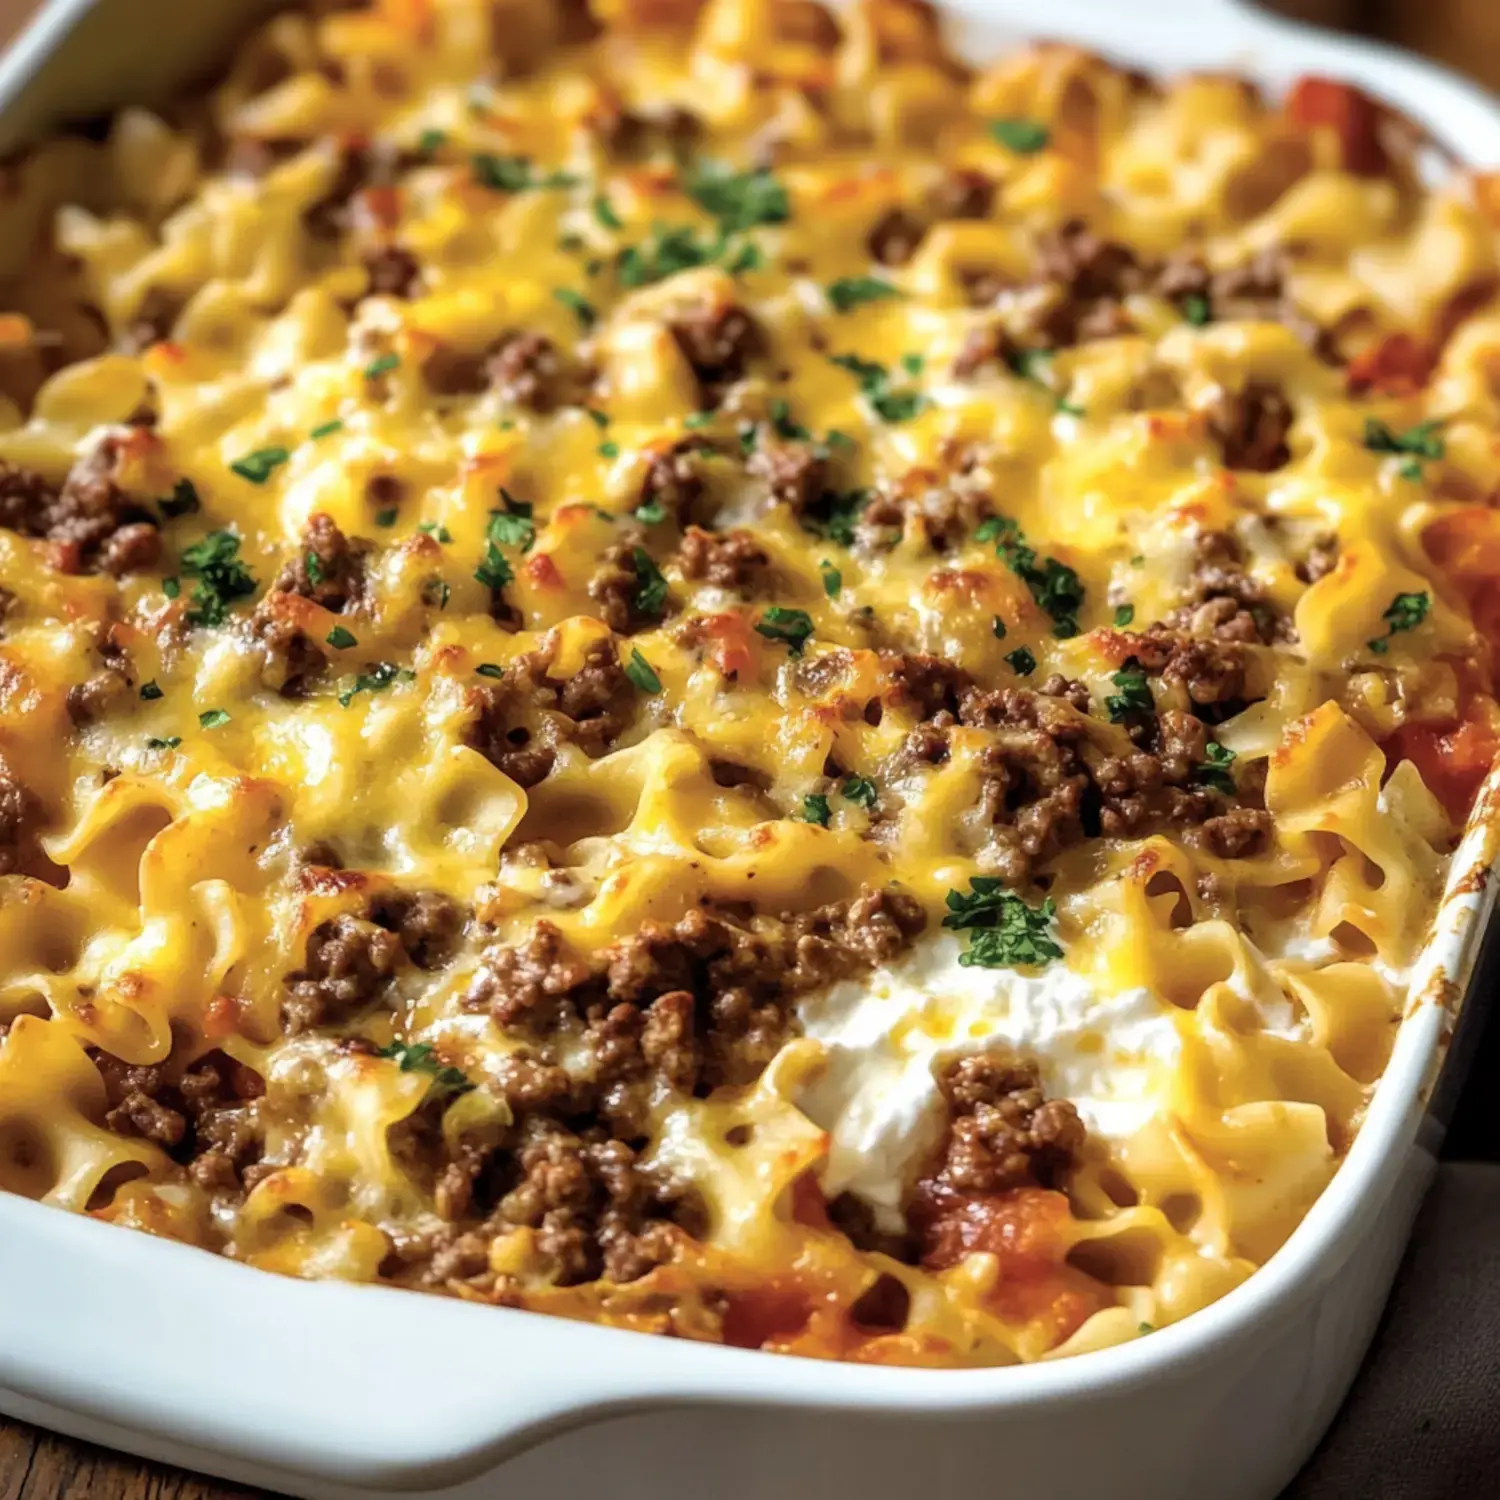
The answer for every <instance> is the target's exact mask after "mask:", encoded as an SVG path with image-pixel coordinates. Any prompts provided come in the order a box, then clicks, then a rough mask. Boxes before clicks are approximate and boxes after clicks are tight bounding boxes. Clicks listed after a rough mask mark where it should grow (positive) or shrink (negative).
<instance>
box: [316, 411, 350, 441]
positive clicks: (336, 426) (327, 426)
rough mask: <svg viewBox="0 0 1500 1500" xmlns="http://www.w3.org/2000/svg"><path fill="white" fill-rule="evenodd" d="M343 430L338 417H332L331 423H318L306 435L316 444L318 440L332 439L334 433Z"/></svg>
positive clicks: (341, 422)
mask: <svg viewBox="0 0 1500 1500" xmlns="http://www.w3.org/2000/svg"><path fill="white" fill-rule="evenodd" d="M343 430H344V424H343V421H342V420H341V419H340V418H338V417H334V418H333V420H332V421H329V422H319V423H318V425H317V426H316V427H314V428H313V429H312V430H311V431H310V432H309V433H308V434H307V435H308V437H310V438H311V439H312V440H313V442H317V440H318V439H319V438H326V437H332V436H333V435H334V433H336V432H342V431H343Z"/></svg>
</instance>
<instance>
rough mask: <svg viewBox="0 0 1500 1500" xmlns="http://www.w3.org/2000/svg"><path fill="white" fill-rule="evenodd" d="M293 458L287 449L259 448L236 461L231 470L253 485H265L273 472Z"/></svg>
mask: <svg viewBox="0 0 1500 1500" xmlns="http://www.w3.org/2000/svg"><path fill="white" fill-rule="evenodd" d="M291 456H292V455H291V454H290V453H289V452H288V451H287V450H286V449H285V448H257V449H256V450H255V451H254V452H253V453H247V454H246V455H245V456H244V457H243V458H240V459H236V460H235V461H234V463H232V464H230V466H229V469H230V472H231V473H233V474H238V475H239V476H240V478H241V479H248V480H249V481H250V483H251V484H264V483H265V482H266V480H268V479H269V478H270V477H271V471H272V470H273V469H278V468H280V467H281V465H282V464H284V463H285V462H286V461H287V460H288V459H289V458H290V457H291Z"/></svg>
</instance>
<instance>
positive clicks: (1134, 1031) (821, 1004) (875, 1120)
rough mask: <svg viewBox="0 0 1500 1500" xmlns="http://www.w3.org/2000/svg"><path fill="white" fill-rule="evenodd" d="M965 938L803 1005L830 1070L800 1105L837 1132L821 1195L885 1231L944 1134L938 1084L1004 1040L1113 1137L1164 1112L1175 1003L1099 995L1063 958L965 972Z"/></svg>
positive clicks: (1138, 994) (925, 944)
mask: <svg viewBox="0 0 1500 1500" xmlns="http://www.w3.org/2000/svg"><path fill="white" fill-rule="evenodd" d="M962 952H963V944H962V942H961V941H960V940H959V938H958V937H956V936H955V935H954V934H951V933H946V932H945V933H940V934H938V935H937V936H935V937H929V938H925V939H923V940H922V941H921V942H919V943H918V944H917V945H916V947H915V948H913V949H912V950H911V951H910V952H909V953H907V954H905V955H904V956H903V957H902V958H901V959H899V960H898V961H897V962H896V963H894V964H892V965H890V966H889V967H885V968H880V969H877V970H875V972H874V973H873V974H872V975H871V976H870V977H869V978H868V979H867V980H861V981H855V980H844V981H841V982H839V983H838V984H835V985H833V986H832V987H830V988H829V989H827V990H824V991H821V992H820V993H818V994H816V995H813V996H810V997H808V998H807V999H806V1000H804V1001H803V1002H802V1005H801V1007H800V1009H799V1016H800V1019H801V1022H802V1026H803V1030H804V1032H805V1034H806V1035H808V1036H810V1037H813V1038H814V1039H816V1040H817V1041H819V1042H821V1043H822V1044H823V1047H824V1049H825V1051H826V1053H827V1058H828V1061H827V1065H826V1067H825V1068H824V1070H823V1071H822V1072H821V1073H820V1074H819V1075H817V1077H815V1078H814V1079H813V1080H812V1081H811V1082H810V1083H809V1084H808V1085H807V1086H806V1088H805V1089H804V1091H803V1094H802V1097H801V1098H800V1099H799V1100H798V1103H799V1105H800V1107H801V1108H802V1109H803V1110H804V1112H805V1113H806V1114H807V1115H808V1117H809V1118H810V1119H812V1120H813V1122H814V1123H815V1124H817V1125H818V1126H820V1127H821V1128H822V1129H824V1130H826V1131H828V1132H829V1134H830V1136H831V1141H830V1147H829V1154H828V1161H827V1165H826V1167H825V1170H824V1174H823V1190H824V1192H825V1193H827V1195H828V1196H829V1197H830V1198H833V1197H837V1196H838V1195H839V1194H840V1193H844V1192H851V1193H854V1194H855V1195H856V1196H857V1197H859V1198H862V1199H864V1200H865V1201H866V1202H867V1203H869V1204H870V1206H871V1207H872V1208H874V1209H875V1211H876V1214H877V1217H878V1218H879V1219H880V1220H881V1222H882V1223H883V1224H884V1225H885V1226H886V1227H896V1226H897V1225H899V1223H900V1220H901V1203H902V1200H903V1198H904V1197H905V1195H906V1191H907V1189H908V1188H909V1186H910V1185H911V1183H912V1181H913V1180H914V1179H915V1177H916V1175H917V1173H918V1172H919V1171H920V1169H921V1167H922V1165H923V1164H924V1163H925V1162H926V1161H927V1160H928V1159H929V1157H930V1156H931V1154H932V1152H933V1151H934V1150H935V1149H936V1147H937V1145H938V1143H939V1141H940V1139H941V1135H942V1128H943V1115H944V1111H943V1105H942V1096H941V1093H940V1091H939V1088H938V1083H937V1078H938V1075H939V1074H940V1073H941V1071H942V1069H943V1067H944V1066H945V1065H946V1064H947V1063H948V1062H950V1061H951V1060H952V1059H954V1058H956V1057H960V1056H963V1055H964V1054H965V1053H971V1052H980V1051H985V1050H988V1049H990V1048H993V1047H997V1046H998V1047H1003V1048H1006V1049H1009V1050H1011V1051H1014V1052H1015V1053H1016V1054H1017V1056H1019V1057H1023V1058H1030V1059H1034V1060H1035V1061H1036V1063H1037V1064H1038V1066H1039V1068H1040V1070H1041V1076H1042V1086H1043V1088H1044V1089H1045V1090H1046V1091H1047V1093H1048V1095H1049V1096H1051V1097H1054V1098H1062V1099H1070V1100H1072V1102H1073V1103H1074V1104H1075V1105H1076V1106H1077V1108H1078V1112H1079V1114H1080V1115H1081V1116H1082V1117H1083V1119H1084V1120H1085V1122H1086V1123H1087V1124H1088V1126H1089V1128H1090V1129H1091V1130H1092V1131H1094V1132H1095V1133H1096V1134H1098V1135H1101V1136H1104V1137H1106V1138H1108V1139H1121V1138H1123V1137H1125V1136H1128V1135H1130V1134H1132V1133H1133V1132H1134V1131H1135V1130H1137V1129H1138V1128H1139V1127H1140V1126H1141V1125H1143V1124H1144V1123H1145V1122H1146V1121H1147V1120H1148V1119H1150V1117H1151V1116H1152V1115H1153V1114H1155V1113H1156V1112H1157V1110H1158V1109H1159V1108H1160V1107H1161V1105H1162V1102H1163V1100H1164V1098H1165V1094H1166V1090H1167V1088H1168V1087H1169V1085H1170V1080H1171V1077H1172V1075H1173V1073H1174V1072H1175V1069H1176V1063H1177V1059H1178V1055H1179V1052H1180V1050H1181V1038H1180V1035H1179V1033H1178V1029H1177V1017H1176V1012H1175V1010H1174V1008H1173V1007H1172V1006H1171V1005H1170V1004H1169V1003H1168V1002H1166V1001H1164V1000H1161V999H1158V998H1156V997H1155V996H1153V995H1152V994H1151V993H1150V992H1149V991H1147V990H1144V989H1131V990H1123V991H1121V992H1119V993H1118V994H1114V995H1101V994H1099V993H1098V992H1097V991H1096V990H1095V989H1094V987H1093V986H1092V985H1091V984H1090V983H1089V981H1088V980H1086V979H1084V978H1083V977H1082V976H1081V975H1079V974H1075V973H1074V972H1073V971H1072V970H1071V969H1069V968H1067V967H1066V966H1065V965H1063V964H1061V963H1055V964H1051V965H1049V966H1048V967H1047V968H1045V969H1042V970H1041V971H1039V972H1038V973H1035V974H1024V973H1021V972H1020V971H1019V970H1016V969H985V968H978V967H973V968H966V967H965V966H964V965H962V964H960V963H959V956H960V954H961V953H962Z"/></svg>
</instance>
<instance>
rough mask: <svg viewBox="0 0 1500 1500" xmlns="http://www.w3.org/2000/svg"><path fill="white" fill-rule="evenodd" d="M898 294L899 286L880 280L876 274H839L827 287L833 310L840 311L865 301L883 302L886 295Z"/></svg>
mask: <svg viewBox="0 0 1500 1500" xmlns="http://www.w3.org/2000/svg"><path fill="white" fill-rule="evenodd" d="M900 295H901V290H900V288H899V287H894V286H892V285H891V284H890V282H888V281H882V280H881V279H880V278H879V277H878V276H841V277H840V278H839V279H838V280H837V281H835V282H832V283H830V284H829V287H828V300H829V301H830V302H831V303H832V304H833V308H834V311H835V312H841V313H846V312H848V311H849V310H850V309H851V308H854V307H859V306H861V305H862V304H863V303H866V302H883V301H885V300H886V298H888V297H899V296H900Z"/></svg>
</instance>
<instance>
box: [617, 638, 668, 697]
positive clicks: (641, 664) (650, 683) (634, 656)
mask: <svg viewBox="0 0 1500 1500" xmlns="http://www.w3.org/2000/svg"><path fill="white" fill-rule="evenodd" d="M625 675H626V676H627V677H628V678H629V679H630V680H631V681H632V682H633V683H634V684H635V685H636V686H637V687H638V688H639V689H640V690H641V691H642V692H643V693H659V692H661V678H660V677H658V676H657V675H656V668H655V667H653V666H652V665H651V663H650V662H649V661H647V660H646V658H645V657H644V656H642V655H641V653H640V648H639V647H637V648H636V649H634V650H633V651H632V652H631V653H630V660H629V661H628V662H626V663H625Z"/></svg>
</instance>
